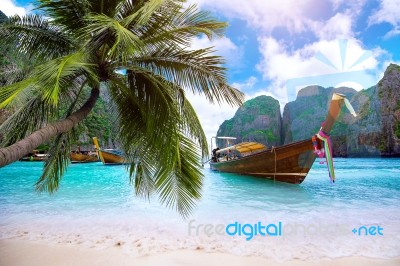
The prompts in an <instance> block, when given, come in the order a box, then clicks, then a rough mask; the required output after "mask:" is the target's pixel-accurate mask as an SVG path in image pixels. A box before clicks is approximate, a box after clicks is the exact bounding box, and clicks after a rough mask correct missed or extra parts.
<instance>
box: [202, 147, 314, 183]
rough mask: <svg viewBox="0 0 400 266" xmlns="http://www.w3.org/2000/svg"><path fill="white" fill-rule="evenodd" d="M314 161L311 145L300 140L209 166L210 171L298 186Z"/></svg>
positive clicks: (211, 163) (212, 163)
mask: <svg viewBox="0 0 400 266" xmlns="http://www.w3.org/2000/svg"><path fill="white" fill-rule="evenodd" d="M315 158H316V155H315V154H314V152H313V144H312V141H311V140H303V141H299V142H294V143H291V144H287V145H283V146H279V147H276V148H274V149H269V150H266V151H263V152H259V153H256V154H253V155H249V156H246V157H242V158H238V159H232V160H228V161H222V162H210V166H211V169H212V170H216V171H220V172H228V173H236V174H242V175H250V176H258V177H263V178H267V179H272V180H275V181H280V182H286V183H291V184H300V183H302V182H303V181H304V179H305V178H306V176H307V174H308V172H309V171H310V168H311V167H312V164H313V163H314V161H315Z"/></svg>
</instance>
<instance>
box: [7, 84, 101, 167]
mask: <svg viewBox="0 0 400 266" xmlns="http://www.w3.org/2000/svg"><path fill="white" fill-rule="evenodd" d="M99 94H100V90H99V87H95V88H93V89H92V91H91V94H90V97H89V99H88V100H87V101H86V102H85V104H84V105H83V106H82V107H81V108H80V109H79V110H78V111H76V112H75V113H73V114H71V115H70V116H68V117H67V118H65V119H62V120H59V121H57V122H55V123H52V124H49V125H47V126H46V127H44V128H41V129H39V130H37V131H35V132H33V133H32V134H30V135H29V136H27V137H26V138H24V139H22V140H20V141H18V142H16V143H14V144H12V145H10V146H8V147H5V148H0V167H3V166H5V165H7V164H10V163H12V162H15V161H17V160H19V159H20V158H22V157H23V156H24V155H26V154H28V153H30V152H31V151H32V150H33V149H35V148H36V147H37V146H39V145H40V144H42V143H45V142H46V141H48V140H50V139H51V138H52V137H55V136H57V135H58V134H61V133H65V132H68V131H70V130H71V129H72V128H73V127H74V126H75V125H76V124H78V123H79V122H80V121H82V120H83V119H85V118H86V117H87V116H88V114H89V113H90V111H91V110H92V108H93V106H94V105H95V103H96V101H97V99H98V98H99Z"/></svg>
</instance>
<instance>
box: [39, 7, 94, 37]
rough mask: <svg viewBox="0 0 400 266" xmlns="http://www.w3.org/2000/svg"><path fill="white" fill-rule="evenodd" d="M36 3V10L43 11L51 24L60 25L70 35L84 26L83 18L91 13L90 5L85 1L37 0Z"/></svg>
mask: <svg viewBox="0 0 400 266" xmlns="http://www.w3.org/2000/svg"><path fill="white" fill-rule="evenodd" d="M38 2H39V5H38V8H37V9H38V10H41V11H44V12H45V15H46V16H48V17H51V18H52V22H53V23H54V24H55V25H60V26H61V27H62V29H63V31H65V32H68V33H72V34H73V33H74V32H75V31H76V30H77V29H80V28H82V27H84V26H85V20H84V17H85V16H86V15H87V14H88V13H89V12H92V10H91V3H90V1H86V0H63V1H49V0H38Z"/></svg>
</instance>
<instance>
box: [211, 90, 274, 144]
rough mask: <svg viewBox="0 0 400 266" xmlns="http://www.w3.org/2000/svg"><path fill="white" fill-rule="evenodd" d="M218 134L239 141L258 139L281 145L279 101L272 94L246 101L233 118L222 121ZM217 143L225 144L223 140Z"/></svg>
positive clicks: (265, 142) (257, 140) (264, 142)
mask: <svg viewBox="0 0 400 266" xmlns="http://www.w3.org/2000/svg"><path fill="white" fill-rule="evenodd" d="M217 136H230V137H236V138H237V139H238V141H239V142H241V141H256V142H260V143H263V144H265V145H267V146H272V145H275V146H276V145H280V143H281V142H282V140H281V114H280V108H279V102H278V101H277V100H275V99H274V98H272V97H270V96H258V97H256V98H254V99H251V100H249V101H246V102H245V103H244V104H243V106H242V107H240V108H239V109H238V110H237V111H236V113H235V116H234V117H233V118H232V119H229V120H226V121H224V122H223V123H222V125H221V126H220V127H219V130H218V132H217ZM217 145H218V146H224V145H223V143H221V141H220V142H218V143H217Z"/></svg>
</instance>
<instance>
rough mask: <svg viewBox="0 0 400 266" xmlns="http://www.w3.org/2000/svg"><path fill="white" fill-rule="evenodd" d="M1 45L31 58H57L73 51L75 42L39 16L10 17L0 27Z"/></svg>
mask: <svg viewBox="0 0 400 266" xmlns="http://www.w3.org/2000/svg"><path fill="white" fill-rule="evenodd" d="M0 45H1V46H2V47H11V48H12V49H18V50H19V51H21V52H22V53H26V54H27V55H28V57H29V58H48V59H51V58H56V57H58V56H62V55H65V54H67V53H68V52H70V51H72V48H73V42H72V41H71V39H70V38H68V36H66V34H65V33H63V32H62V31H60V30H59V28H58V27H57V26H53V25H52V24H50V23H49V22H48V21H47V19H45V18H42V17H40V16H38V15H27V16H25V17H20V16H18V15H16V16H13V17H10V18H9V20H8V21H7V22H5V23H2V25H1V27H0Z"/></svg>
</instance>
